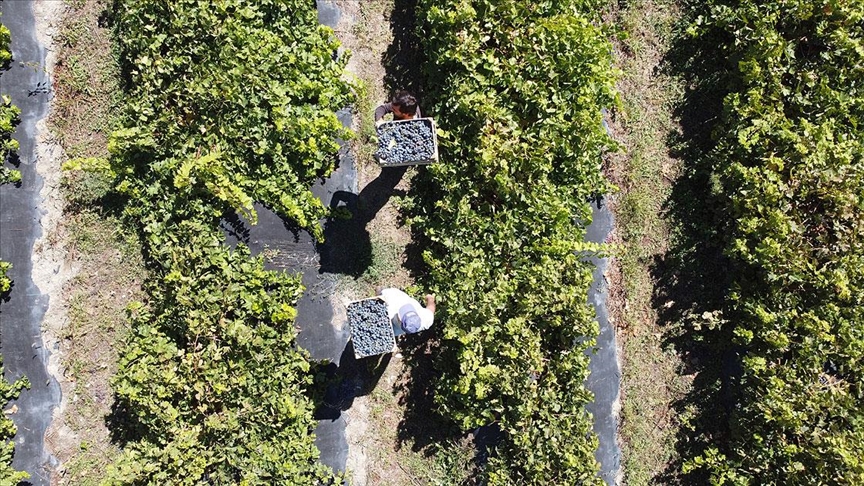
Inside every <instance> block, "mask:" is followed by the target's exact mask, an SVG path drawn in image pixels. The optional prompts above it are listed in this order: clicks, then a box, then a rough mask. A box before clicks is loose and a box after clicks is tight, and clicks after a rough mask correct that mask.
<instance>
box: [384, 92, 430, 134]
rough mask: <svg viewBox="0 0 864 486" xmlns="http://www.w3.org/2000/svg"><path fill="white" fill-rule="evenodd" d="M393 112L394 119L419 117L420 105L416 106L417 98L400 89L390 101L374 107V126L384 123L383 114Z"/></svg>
mask: <svg viewBox="0 0 864 486" xmlns="http://www.w3.org/2000/svg"><path fill="white" fill-rule="evenodd" d="M387 113H393V119H394V120H411V119H414V118H421V117H422V116H423V115H421V114H420V107H419V106H417V98H415V97H414V95H412V94H411V93H409V92H407V91H400V92H398V93H396V96H394V97H393V101H391V102H390V103H384V104H383V105H381V106H379V107H378V108H376V109H375V126H376V127H377V126H378V125H380V124H382V123H384V120H382V118H384V115H386V114H387Z"/></svg>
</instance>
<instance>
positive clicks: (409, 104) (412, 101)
mask: <svg viewBox="0 0 864 486" xmlns="http://www.w3.org/2000/svg"><path fill="white" fill-rule="evenodd" d="M416 113H417V98H415V97H414V95H412V94H411V93H409V92H407V91H400V92H398V93H396V96H394V97H393V119H394V120H409V119H411V118H414V115H415V114H416Z"/></svg>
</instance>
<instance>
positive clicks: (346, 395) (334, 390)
mask: <svg viewBox="0 0 864 486" xmlns="http://www.w3.org/2000/svg"><path fill="white" fill-rule="evenodd" d="M391 358H392V354H391V353H387V354H383V355H379V356H369V357H368V358H360V359H357V358H356V357H355V356H354V345H353V342H352V341H351V340H348V342H347V343H346V344H345V350H344V351H342V355H341V356H340V358H339V364H338V365H337V364H336V363H329V364H327V365H324V366H323V367H321V368H320V369H319V370H318V373H320V374H321V376H322V378H323V380H324V383H325V391H324V394H323V397H322V399H321V401H320V405H319V406H318V408H317V409H316V410H315V419H316V420H336V419H338V418H339V416H340V415H341V413H342V412H343V411H345V410H348V409H350V408H351V407H352V406H353V405H354V399H355V398H358V397H362V396H366V395H368V394H369V393H371V392H372V390H374V389H375V387H376V386H378V381H380V380H381V375H383V374H384V371H385V370H386V369H387V365H388V364H390V360H391Z"/></svg>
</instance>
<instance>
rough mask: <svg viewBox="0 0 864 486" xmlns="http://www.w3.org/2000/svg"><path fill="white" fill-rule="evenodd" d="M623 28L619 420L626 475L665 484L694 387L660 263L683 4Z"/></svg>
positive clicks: (642, 1) (650, 5)
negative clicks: (672, 335) (670, 64)
mask: <svg viewBox="0 0 864 486" xmlns="http://www.w3.org/2000/svg"><path fill="white" fill-rule="evenodd" d="M613 15H614V21H615V22H616V23H617V25H619V26H620V27H621V28H622V29H623V30H624V32H625V33H626V38H624V39H623V40H621V41H618V42H617V43H616V46H615V47H616V59H617V62H618V67H619V68H620V69H621V70H622V71H623V73H624V74H623V77H622V79H621V81H620V83H619V85H618V88H619V91H620V93H621V99H622V106H621V107H620V109H618V110H616V111H615V112H614V121H613V123H612V124H611V125H612V129H613V132H614V135H615V137H616V139H618V140H619V141H621V142H622V143H623V145H624V152H623V153H621V154H617V155H616V156H614V157H613V158H612V160H611V167H610V172H611V174H612V178H613V182H614V183H615V184H617V185H618V186H619V187H620V189H621V193H620V194H619V195H618V197H616V198H615V201H614V203H613V204H614V207H613V211H614V212H615V214H616V235H615V240H616V243H619V244H620V245H621V247H622V253H621V254H620V256H619V258H617V259H616V261H615V263H614V265H613V269H612V271H611V272H610V277H611V279H612V286H611V287H612V288H613V289H617V292H616V293H617V295H614V293H613V299H612V303H611V311H612V313H613V315H614V317H615V322H616V323H617V326H618V335H619V338H620V340H621V347H622V349H623V354H622V393H621V395H622V405H623V410H622V424H621V428H620V435H621V441H622V445H623V456H624V457H623V469H624V475H625V479H624V484H628V485H644V484H666V483H669V482H670V481H671V480H672V479H673V477H674V476H675V472H674V471H668V470H667V469H668V466H669V465H670V464H672V463H673V462H674V459H675V456H676V440H678V435H679V434H680V433H681V431H682V427H684V426H685V425H686V417H680V416H678V414H677V413H676V411H675V409H674V406H675V403H676V401H678V400H679V399H680V398H682V397H683V396H685V395H686V393H687V391H688V390H689V389H690V387H691V383H692V380H693V378H694V377H693V376H692V375H688V374H686V371H683V370H684V367H683V357H682V356H680V355H679V354H678V352H677V351H676V350H675V349H674V348H673V347H671V346H670V345H667V344H665V339H664V336H665V335H666V333H667V332H668V331H669V329H670V326H674V325H675V324H676V323H665V322H661V320H660V316H659V315H660V313H659V312H658V309H659V308H662V307H663V306H664V305H668V304H669V303H664V302H656V301H655V300H656V299H655V296H656V295H657V292H656V289H657V285H658V280H657V279H658V277H657V275H656V266H657V265H658V262H659V261H660V260H661V259H662V258H663V255H664V254H665V253H666V251H667V250H668V248H669V243H670V239H671V238H673V235H672V232H673V231H672V229H671V228H670V226H669V223H668V221H667V220H666V218H664V215H663V214H664V204H665V202H666V200H667V198H668V197H669V195H670V193H671V190H672V185H673V183H674V181H675V179H676V178H677V177H678V174H679V170H680V167H681V165H680V164H681V163H682V162H681V161H680V160H677V159H676V158H675V157H674V156H673V155H672V153H671V150H670V148H669V146H668V140H669V139H670V138H671V137H670V135H671V134H673V133H676V132H678V131H679V129H678V127H677V125H676V120H675V119H674V116H673V109H674V105H675V102H676V100H677V99H679V97H680V96H681V89H682V88H681V86H680V85H679V83H678V82H677V81H676V80H674V79H671V78H670V77H668V76H665V75H664V74H663V61H664V55H665V53H666V51H667V50H668V47H669V43H670V40H671V39H670V37H671V32H672V28H673V24H674V21H675V20H676V19H677V17H678V15H679V13H678V11H677V7H676V5H675V3H674V2H672V1H669V0H637V1H635V2H628V3H627V6H626V7H624V8H623V9H621V10H618V11H615V12H614V13H613Z"/></svg>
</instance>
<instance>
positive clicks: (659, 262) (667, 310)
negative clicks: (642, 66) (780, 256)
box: [652, 34, 740, 484]
mask: <svg viewBox="0 0 864 486" xmlns="http://www.w3.org/2000/svg"><path fill="white" fill-rule="evenodd" d="M711 35H716V34H711ZM719 42H720V39H714V38H711V37H710V36H706V37H701V38H692V37H687V36H684V35H680V36H679V37H678V38H677V40H676V41H675V42H674V43H673V47H672V49H671V50H670V52H668V53H667V55H666V56H665V58H664V70H665V71H666V72H667V73H668V74H670V75H671V76H676V77H684V79H687V80H689V84H688V89H687V91H686V92H685V94H684V97H683V102H682V103H681V104H680V105H679V106H678V107H676V109H675V116H676V117H677V118H678V119H679V120H680V126H681V132H680V133H678V132H674V133H672V134H670V136H669V139H668V142H667V145H668V146H669V147H670V149H671V151H672V153H673V155H674V156H675V157H676V158H678V159H679V160H682V161H683V166H682V172H681V175H680V177H679V178H678V179H677V181H676V182H675V183H674V186H673V189H672V194H671V196H670V197H669V199H668V200H667V201H666V204H665V208H664V210H665V216H666V217H667V219H668V220H669V221H670V224H671V227H672V229H673V231H672V235H673V236H672V242H671V246H670V249H669V250H668V252H667V253H666V254H665V255H663V256H662V257H659V258H656V259H655V261H654V262H653V265H652V276H653V278H654V279H655V281H656V282H657V284H656V285H657V286H656V288H655V293H654V295H653V302H652V304H653V306H654V308H655V310H656V311H657V313H658V316H659V319H660V324H661V325H662V326H664V346H666V347H667V348H673V349H675V350H676V351H677V352H678V354H679V355H680V356H681V357H682V364H681V369H680V370H679V373H680V374H682V375H695V378H694V382H693V385H692V389H691V391H690V392H689V393H688V394H687V395H686V396H685V397H684V398H683V399H681V400H679V401H678V402H676V403H674V404H673V409H674V412H675V414H676V417H679V418H681V417H684V418H683V419H679V420H687V421H688V422H687V423H683V424H679V425H678V430H679V433H678V437H677V438H676V439H677V443H676V452H677V457H676V459H674V460H673V461H672V462H670V463H669V464H668V466H667V468H666V470H665V472H664V473H663V474H662V475H661V476H660V477H658V478H655V480H654V482H655V483H657V484H707V483H708V478H706V477H696V476H694V475H690V476H685V475H683V474H682V472H681V470H682V469H681V468H682V466H683V464H684V462H685V461H687V460H689V459H692V458H694V457H696V456H698V455H699V454H701V453H702V452H703V451H704V450H705V448H706V447H708V446H711V445H714V446H716V445H718V443H722V442H723V441H724V438H726V437H728V435H729V433H730V431H729V428H728V423H729V422H728V417H729V414H730V413H731V411H732V404H733V403H734V401H735V391H734V390H735V389H736V380H737V377H738V375H739V374H740V372H739V371H738V363H739V359H738V353H739V351H738V350H737V349H736V348H735V347H734V346H733V344H732V328H733V326H732V325H731V324H730V323H729V322H727V321H726V320H724V316H723V314H722V313H721V312H718V311H722V310H723V309H724V306H725V305H726V302H727V300H728V296H729V292H730V286H731V283H732V279H733V275H734V273H735V268H734V266H733V262H731V261H730V260H729V259H728V258H727V257H726V256H725V255H724V248H725V247H726V246H727V244H728V238H729V237H728V234H729V231H728V230H729V228H730V223H731V221H730V218H729V216H728V215H729V211H728V210H727V209H728V208H727V204H728V203H727V201H726V199H724V198H723V197H722V193H721V189H722V188H721V187H720V179H719V178H718V175H717V173H716V171H717V167H718V164H717V161H716V159H714V158H712V155H711V150H712V148H713V146H714V142H713V139H712V132H713V131H714V130H715V129H716V128H717V127H718V125H719V123H720V120H721V115H722V103H723V97H724V96H725V94H726V93H728V92H729V89H730V85H729V83H730V79H731V78H730V76H729V72H728V67H729V66H734V61H730V63H729V64H726V63H724V62H718V57H717V51H716V47H717V46H718V45H719ZM712 47H714V49H712ZM725 319H728V316H726V317H725Z"/></svg>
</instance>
